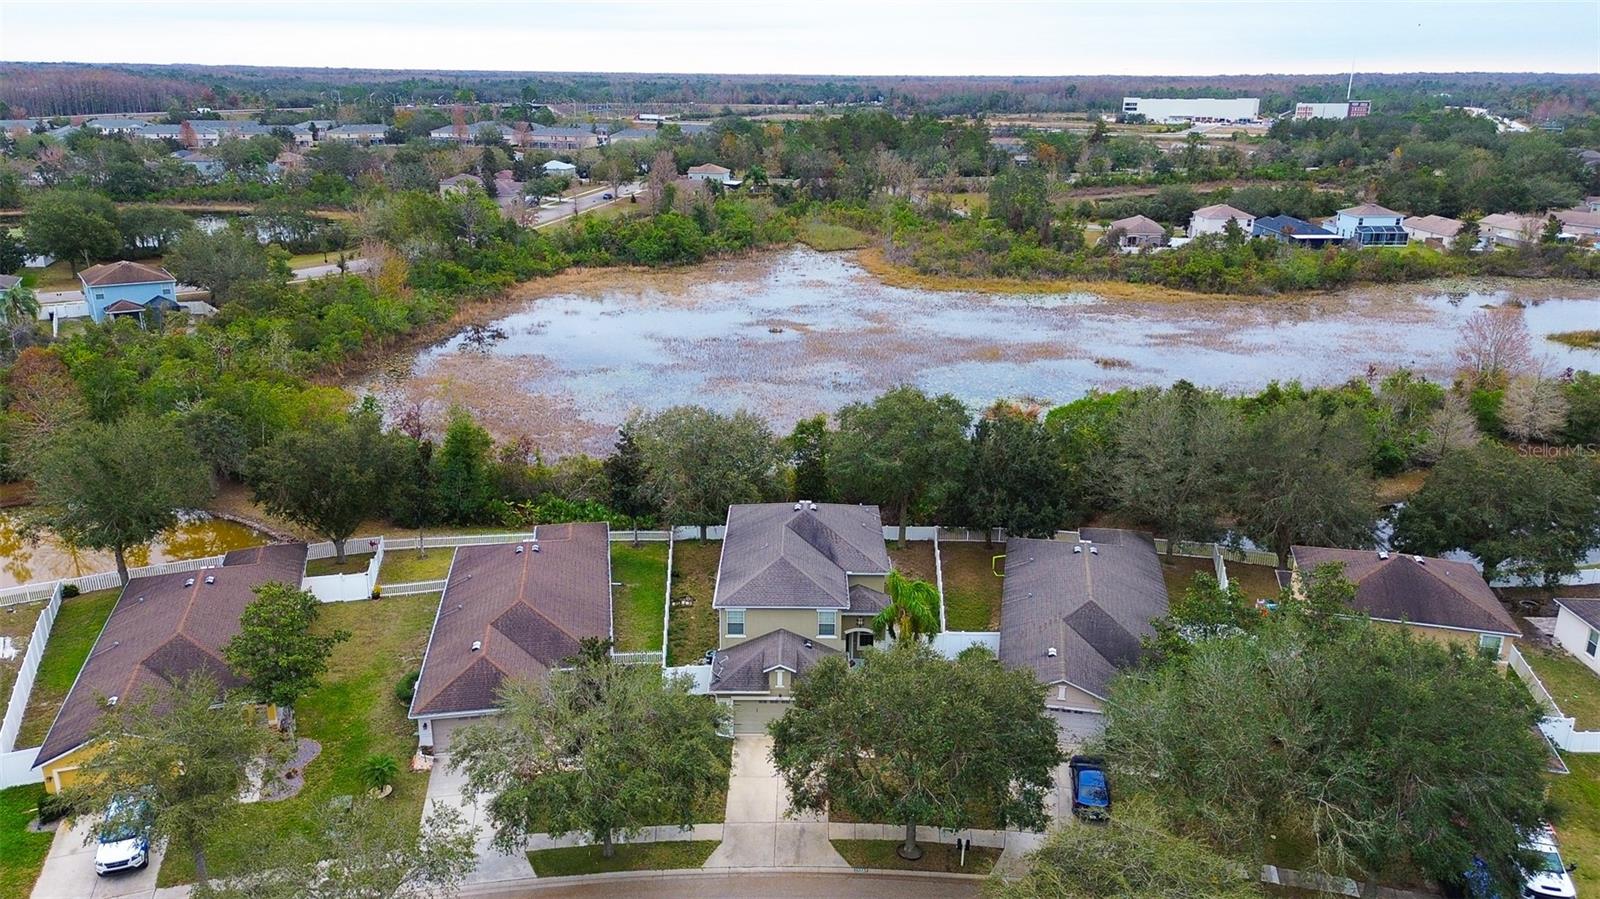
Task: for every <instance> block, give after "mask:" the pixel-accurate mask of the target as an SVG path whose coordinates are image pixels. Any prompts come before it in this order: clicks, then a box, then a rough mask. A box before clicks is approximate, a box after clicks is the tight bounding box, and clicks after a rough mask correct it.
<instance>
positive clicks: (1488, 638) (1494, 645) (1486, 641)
mask: <svg viewBox="0 0 1600 899" xmlns="http://www.w3.org/2000/svg"><path fill="white" fill-rule="evenodd" d="M1503 642H1505V638H1504V637H1501V636H1499V635H1498V634H1479V635H1478V648H1479V649H1481V650H1483V651H1485V652H1487V653H1489V654H1490V655H1492V656H1495V657H1496V658H1499V656H1500V644H1501V643H1503Z"/></svg>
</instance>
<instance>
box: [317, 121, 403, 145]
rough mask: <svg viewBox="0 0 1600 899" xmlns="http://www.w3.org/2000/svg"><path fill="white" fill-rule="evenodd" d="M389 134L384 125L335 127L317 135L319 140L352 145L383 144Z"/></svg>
mask: <svg viewBox="0 0 1600 899" xmlns="http://www.w3.org/2000/svg"><path fill="white" fill-rule="evenodd" d="M388 133H389V126H388V125H382V124H351V125H335V126H333V127H332V128H329V129H328V130H326V131H323V132H321V133H320V134H318V135H317V137H318V139H319V140H332V141H342V142H344V143H351V144H381V143H383V139H384V137H385V136H387V135H388Z"/></svg>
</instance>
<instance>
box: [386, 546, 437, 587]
mask: <svg viewBox="0 0 1600 899" xmlns="http://www.w3.org/2000/svg"><path fill="white" fill-rule="evenodd" d="M455 556H456V551H455V549H454V548H451V547H435V548H434V549H424V550H423V551H422V554H421V555H418V554H417V551H416V550H415V549H399V548H394V549H391V548H389V547H387V546H386V547H384V550H383V565H382V566H381V567H380V568H379V569H378V583H380V584H413V583H416V582H417V581H442V580H444V578H445V575H447V574H449V573H450V561H451V560H452V559H454V558H455Z"/></svg>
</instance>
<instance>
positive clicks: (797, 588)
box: [710, 502, 890, 733]
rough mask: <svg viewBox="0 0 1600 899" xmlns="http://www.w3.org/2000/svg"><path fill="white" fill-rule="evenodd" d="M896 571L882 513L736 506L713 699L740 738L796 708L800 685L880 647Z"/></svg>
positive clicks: (721, 593)
mask: <svg viewBox="0 0 1600 899" xmlns="http://www.w3.org/2000/svg"><path fill="white" fill-rule="evenodd" d="M889 568H890V562H889V552H888V550H887V548H886V547H885V546H884V541H883V520H882V518H881V517H880V515H879V514H878V507H877V506H852V505H845V504H840V503H812V502H799V503H793V504H790V503H763V504H755V505H735V506H730V507H729V508H728V523H727V529H726V532H725V533H724V535H723V540H722V561H721V564H720V565H719V566H718V568H717V583H716V588H715V590H714V592H713V596H712V602H711V607H712V608H713V609H715V610H716V613H717V634H718V637H717V649H716V650H715V651H714V653H713V654H712V659H711V688H710V689H711V693H712V694H713V695H715V696H717V697H718V699H719V700H720V701H722V702H724V703H726V704H728V705H730V706H731V707H732V709H733V727H734V731H735V732H738V733H759V732H762V731H764V730H765V729H766V726H767V724H768V723H769V722H771V721H773V720H775V719H777V718H779V717H781V716H782V715H783V713H784V711H785V710H787V709H788V706H789V693H790V691H791V690H792V689H793V687H794V681H795V678H800V677H804V676H805V674H806V672H807V671H809V670H810V669H811V667H812V666H813V665H815V664H816V663H817V662H818V661H820V660H821V659H823V658H827V657H829V656H837V655H840V654H841V653H842V654H843V655H844V656H845V657H846V658H848V659H854V658H855V657H856V656H858V655H859V654H860V653H861V652H863V651H866V650H868V649H870V648H871V647H872V646H873V634H872V625H871V621H872V618H873V617H874V616H876V615H877V614H878V613H879V612H880V611H882V610H883V609H884V608H885V607H886V606H887V605H888V602H889V598H888V597H887V596H886V595H885V594H884V592H883V590H884V581H885V579H886V577H887V576H888V573H889Z"/></svg>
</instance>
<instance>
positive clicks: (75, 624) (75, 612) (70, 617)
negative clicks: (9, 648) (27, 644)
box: [17, 587, 122, 746]
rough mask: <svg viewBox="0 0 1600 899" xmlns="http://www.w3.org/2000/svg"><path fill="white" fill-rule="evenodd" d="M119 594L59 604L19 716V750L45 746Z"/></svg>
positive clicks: (107, 593)
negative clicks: (59, 608) (26, 706)
mask: <svg viewBox="0 0 1600 899" xmlns="http://www.w3.org/2000/svg"><path fill="white" fill-rule="evenodd" d="M121 594H122V589H121V588H120V587H118V588H112V589H110V590H96V591H95V592H93V593H84V594H82V595H80V596H74V597H72V598H71V599H63V600H62V601H61V611H60V612H58V613H57V614H56V622H55V624H54V625H53V626H52V627H51V628H50V642H48V643H46V644H45V647H44V657H43V658H41V659H40V660H39V673H38V674H37V675H35V676H34V681H33V693H32V695H31V696H30V697H29V699H28V710H27V711H26V712H24V713H23V715H22V730H21V731H20V732H18V734H17V745H18V746H38V745H39V744H40V743H43V742H44V735H45V734H47V733H49V732H50V724H51V723H52V722H54V721H55V720H56V712H57V711H59V710H60V709H61V703H63V702H65V701H66V698H67V693H68V691H70V690H71V689H72V682H73V681H75V680H77V679H78V669H80V668H82V667H83V662H84V660H85V659H87V658H89V651H90V650H92V649H94V641H95V640H96V639H98V638H99V636H100V630H101V628H103V627H105V623H106V619H107V618H110V617H111V610H112V608H114V607H115V606H116V604H117V597H118V596H120V595H121Z"/></svg>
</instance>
